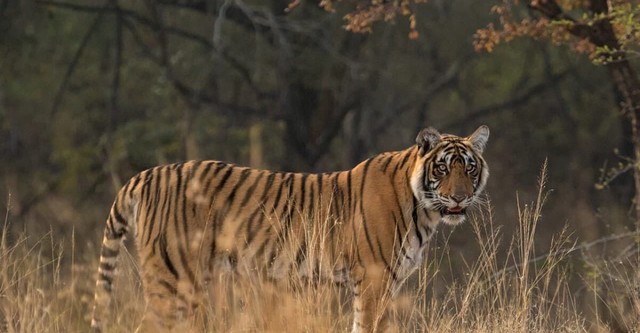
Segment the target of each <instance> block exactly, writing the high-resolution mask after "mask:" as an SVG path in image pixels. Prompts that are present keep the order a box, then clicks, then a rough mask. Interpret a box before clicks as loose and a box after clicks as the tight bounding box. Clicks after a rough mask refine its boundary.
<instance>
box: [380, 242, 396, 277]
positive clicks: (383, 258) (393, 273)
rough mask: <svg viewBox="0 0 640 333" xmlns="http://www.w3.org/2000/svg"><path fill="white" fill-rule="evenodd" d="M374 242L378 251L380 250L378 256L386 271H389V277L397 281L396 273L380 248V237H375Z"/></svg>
mask: <svg viewBox="0 0 640 333" xmlns="http://www.w3.org/2000/svg"><path fill="white" fill-rule="evenodd" d="M376 243H378V251H379V252H380V258H382V262H384V265H385V267H386V268H387V271H389V273H391V277H392V278H393V281H398V275H397V274H396V272H395V270H394V269H393V267H391V265H390V264H389V260H387V258H386V257H385V256H384V251H383V250H382V243H381V242H380V238H378V237H376Z"/></svg>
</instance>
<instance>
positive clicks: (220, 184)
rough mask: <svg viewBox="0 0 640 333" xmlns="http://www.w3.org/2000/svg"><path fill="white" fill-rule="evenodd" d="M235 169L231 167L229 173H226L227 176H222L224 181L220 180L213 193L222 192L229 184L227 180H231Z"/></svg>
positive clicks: (228, 169)
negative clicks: (225, 185)
mask: <svg viewBox="0 0 640 333" xmlns="http://www.w3.org/2000/svg"><path fill="white" fill-rule="evenodd" d="M234 169H235V167H233V166H229V167H228V168H227V172H225V174H224V175H223V176H222V179H220V182H218V185H217V186H216V188H215V189H214V190H213V193H216V194H217V193H218V192H220V190H221V189H222V187H223V186H224V184H226V183H227V180H229V177H230V176H231V174H232V173H233V171H234ZM207 193H208V192H207Z"/></svg>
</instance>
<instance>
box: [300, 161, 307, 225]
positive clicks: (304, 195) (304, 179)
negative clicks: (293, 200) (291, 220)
mask: <svg viewBox="0 0 640 333" xmlns="http://www.w3.org/2000/svg"><path fill="white" fill-rule="evenodd" d="M300 177H301V178H302V179H301V182H300V215H301V216H300V218H301V219H302V221H304V220H305V214H306V213H308V212H306V211H305V210H304V205H305V201H306V199H307V188H306V184H307V177H308V175H307V174H306V173H303V174H301V175H300Z"/></svg>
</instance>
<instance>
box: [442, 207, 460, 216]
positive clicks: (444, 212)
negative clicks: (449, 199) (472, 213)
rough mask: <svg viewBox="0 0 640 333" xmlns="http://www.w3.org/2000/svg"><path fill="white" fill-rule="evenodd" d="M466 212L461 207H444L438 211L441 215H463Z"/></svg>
mask: <svg viewBox="0 0 640 333" xmlns="http://www.w3.org/2000/svg"><path fill="white" fill-rule="evenodd" d="M466 212H467V209H466V208H462V207H453V208H449V207H444V208H442V209H441V210H440V214H441V215H443V216H444V215H464V214H465V213H466Z"/></svg>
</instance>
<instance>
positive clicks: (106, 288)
mask: <svg viewBox="0 0 640 333" xmlns="http://www.w3.org/2000/svg"><path fill="white" fill-rule="evenodd" d="M130 186H131V182H129V184H127V185H125V186H124V187H123V188H122V189H121V190H120V192H119V193H118V195H117V197H116V199H115V201H114V203H113V205H112V206H111V211H110V213H109V217H108V218H107V221H106V226H105V228H104V236H103V238H102V247H101V250H100V266H99V268H98V278H97V280H96V289H95V294H94V304H93V314H92V318H91V328H92V329H93V331H94V332H102V329H103V323H102V320H103V319H105V318H107V316H108V314H109V307H110V304H111V299H112V294H111V293H112V290H113V279H114V277H115V270H116V263H117V261H118V254H119V253H120V246H121V245H122V244H123V242H124V240H125V236H126V235H127V234H128V233H131V232H133V234H135V226H136V224H135V213H136V209H137V207H136V206H137V204H135V200H134V198H133V194H132V193H131V192H130V191H129V190H130ZM129 222H132V223H129ZM132 229H133V230H132Z"/></svg>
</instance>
